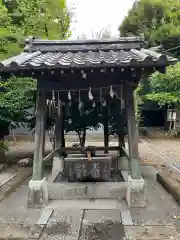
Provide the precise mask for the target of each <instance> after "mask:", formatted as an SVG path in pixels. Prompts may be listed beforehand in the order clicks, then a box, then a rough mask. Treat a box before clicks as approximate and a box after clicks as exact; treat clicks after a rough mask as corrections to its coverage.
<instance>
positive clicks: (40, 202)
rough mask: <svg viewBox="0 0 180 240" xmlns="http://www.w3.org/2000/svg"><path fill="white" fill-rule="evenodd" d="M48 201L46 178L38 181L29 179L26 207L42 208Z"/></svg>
mask: <svg viewBox="0 0 180 240" xmlns="http://www.w3.org/2000/svg"><path fill="white" fill-rule="evenodd" d="M47 203H48V186H47V180H46V178H43V179H42V180H40V181H34V180H30V182H29V191H28V203H27V205H28V207H29V208H42V207H45V206H46V205H47Z"/></svg>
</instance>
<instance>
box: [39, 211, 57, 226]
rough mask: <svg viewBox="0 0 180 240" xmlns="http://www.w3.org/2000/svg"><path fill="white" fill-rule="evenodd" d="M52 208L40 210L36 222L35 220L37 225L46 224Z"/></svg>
mask: <svg viewBox="0 0 180 240" xmlns="http://www.w3.org/2000/svg"><path fill="white" fill-rule="evenodd" d="M53 211H54V209H51V208H46V209H44V211H43V212H42V214H41V216H40V218H39V220H38V222H37V225H46V224H47V223H48V221H49V219H50V217H51V215H52V213H53Z"/></svg>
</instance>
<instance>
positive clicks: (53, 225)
mask: <svg viewBox="0 0 180 240" xmlns="http://www.w3.org/2000/svg"><path fill="white" fill-rule="evenodd" d="M82 218H83V211H81V210H71V211H70V210H60V209H56V211H54V212H53V214H52V216H51V218H50V219H49V221H48V224H47V225H46V227H45V230H44V236H45V235H46V236H47V237H49V236H50V237H51V238H52V237H53V236H58V235H59V236H64V238H67V236H72V237H74V239H77V237H78V235H79V231H80V227H81V222H82ZM51 238H50V239H51ZM52 239H53V238H52Z"/></svg>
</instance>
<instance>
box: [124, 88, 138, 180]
mask: <svg viewBox="0 0 180 240" xmlns="http://www.w3.org/2000/svg"><path fill="white" fill-rule="evenodd" d="M133 90H134V88H132V87H131V86H129V85H127V84H126V85H125V91H124V95H125V106H126V115H127V128H128V145H129V156H130V159H131V163H130V165H131V177H132V178H135V179H139V178H141V172H140V161H139V153H138V136H137V125H136V117H135V107H134V96H133V93H134V92H133Z"/></svg>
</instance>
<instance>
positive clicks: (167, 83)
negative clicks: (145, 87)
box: [145, 63, 180, 105]
mask: <svg viewBox="0 0 180 240" xmlns="http://www.w3.org/2000/svg"><path fill="white" fill-rule="evenodd" d="M149 80H150V93H148V94H146V95H145V98H146V99H148V100H151V101H155V102H157V103H158V104H159V105H166V104H168V105H170V104H172V103H179V102H180V63H177V64H176V65H174V66H170V67H168V68H167V72H166V74H161V73H159V72H156V73H154V74H153V75H152V76H151V77H150V79H149Z"/></svg>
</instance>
